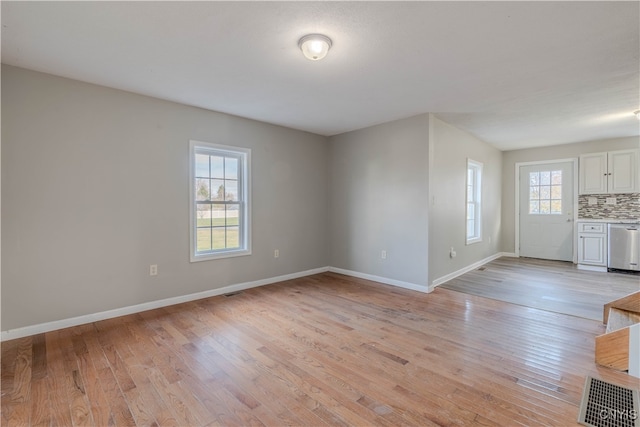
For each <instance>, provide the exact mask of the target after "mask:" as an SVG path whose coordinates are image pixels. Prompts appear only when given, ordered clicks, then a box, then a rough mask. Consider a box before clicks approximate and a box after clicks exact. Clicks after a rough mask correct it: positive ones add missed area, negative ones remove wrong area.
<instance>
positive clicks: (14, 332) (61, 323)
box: [0, 267, 329, 341]
mask: <svg viewBox="0 0 640 427" xmlns="http://www.w3.org/2000/svg"><path fill="white" fill-rule="evenodd" d="M326 271H329V267H322V268H315V269H313V270H307V271H300V272H297V273H291V274H285V275H283V276H276V277H271V278H268V279H261V280H255V281H252V282H245V283H238V284H235V285H230V286H225V287H223V288H218V289H211V290H208V291H203V292H196V293H194V294H189V295H181V296H177V297H172V298H166V299H162V300H157V301H151V302H145V303H142V304H136V305H131V306H128V307H122V308H116V309H113V310H107V311H102V312H99V313H92V314H86V315H83V316H77V317H71V318H69V319H62V320H55V321H53V322H46V323H40V324H37V325H31V326H25V327H22V328H17V329H9V330H6V331H2V334H1V335H0V341H7V340H12V339H16V338H22V337H27V336H31V335H36V334H41V333H44V332H50V331H55V330H58V329H62V328H69V327H71V326H78V325H84V324H87V323H92V322H97V321H100V320H105V319H112V318H114V317H119V316H125V315H127V314H133V313H140V312H142V311H147V310H152V309H154V308H160V307H167V306H170V305H175V304H181V303H183V302H189V301H194V300H198V299H203V298H209V297H214V296H217V295H223V294H228V293H231V292H237V291H242V290H245V289H250V288H257V287H258V286H264V285H269V284H271V283H277V282H283V281H285V280H291V279H297V278H299V277H305V276H311V275H313V274H318V273H324V272H326Z"/></svg>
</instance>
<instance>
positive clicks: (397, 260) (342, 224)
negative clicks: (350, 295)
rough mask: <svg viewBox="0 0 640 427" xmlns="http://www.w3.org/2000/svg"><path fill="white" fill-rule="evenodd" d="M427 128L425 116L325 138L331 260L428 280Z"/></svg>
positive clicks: (404, 278) (353, 267)
mask: <svg viewBox="0 0 640 427" xmlns="http://www.w3.org/2000/svg"><path fill="white" fill-rule="evenodd" d="M428 134H429V116H428V115H427V114H424V115H420V116H416V117H412V118H409V119H404V120H397V121H394V122H390V123H385V124H381V125H378V126H373V127H369V128H366V129H362V130H358V131H354V132H349V133H345V134H342V135H338V136H334V137H331V138H330V139H329V179H330V184H329V192H330V198H329V233H328V234H329V242H330V250H329V254H330V265H331V266H333V267H338V268H342V269H346V270H351V271H355V272H358V273H364V274H370V275H375V276H379V277H384V278H389V279H393V280H398V281H402V282H407V283H411V284H414V285H420V286H425V287H426V286H427V280H428V274H427V264H428V235H427V233H428V215H427V211H428V182H429V181H428V179H429V178H428ZM382 250H386V251H387V259H385V260H382V259H381V256H380V255H381V251H382Z"/></svg>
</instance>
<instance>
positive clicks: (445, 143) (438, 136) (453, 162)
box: [429, 116, 502, 284]
mask: <svg viewBox="0 0 640 427" xmlns="http://www.w3.org/2000/svg"><path fill="white" fill-rule="evenodd" d="M430 129H431V137H430V139H429V143H430V145H431V159H430V160H431V162H430V164H431V171H430V177H429V179H430V181H431V182H432V185H431V200H430V208H429V221H430V223H429V283H430V284H431V283H433V282H434V281H437V280H438V279H440V278H443V277H445V276H447V275H450V274H453V273H455V272H457V271H460V270H462V269H464V268H467V267H468V266H470V265H473V264H475V263H477V262H481V261H483V260H485V259H487V258H489V257H491V256H494V255H496V254H498V253H500V252H501V247H500V242H501V239H500V233H501V222H500V215H501V203H502V197H501V193H502V175H501V174H502V152H501V151H500V150H498V149H496V148H495V147H493V146H491V145H489V144H487V143H485V142H483V141H481V140H479V139H477V138H476V137H474V136H472V135H470V134H468V133H467V132H464V131H462V130H460V129H457V128H455V127H453V126H451V125H449V124H448V123H445V122H443V121H442V120H440V119H438V118H436V117H434V116H431V125H430ZM468 158H469V159H472V160H475V161H478V162H481V163H482V164H483V169H482V241H481V242H479V243H474V244H471V245H467V244H466V176H467V159H468ZM451 248H454V249H455V252H456V257H455V258H452V257H451V256H450V250H451Z"/></svg>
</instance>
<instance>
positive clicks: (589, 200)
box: [587, 197, 598, 206]
mask: <svg viewBox="0 0 640 427" xmlns="http://www.w3.org/2000/svg"><path fill="white" fill-rule="evenodd" d="M597 204H598V198H597V197H588V198H587V205H589V206H594V205H597Z"/></svg>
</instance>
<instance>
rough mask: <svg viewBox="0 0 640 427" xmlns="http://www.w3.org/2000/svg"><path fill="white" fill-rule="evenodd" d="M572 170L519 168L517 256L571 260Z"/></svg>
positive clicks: (563, 166) (566, 165)
mask: <svg viewBox="0 0 640 427" xmlns="http://www.w3.org/2000/svg"><path fill="white" fill-rule="evenodd" d="M573 167H574V163H573V162H571V161H569V162H559V163H542V164H535V165H522V166H520V176H519V180H520V183H519V185H520V187H519V189H520V191H519V194H520V195H519V199H520V200H519V205H520V256H524V257H531V258H541V259H551V260H559V261H573V241H574V239H573V207H574V204H573V194H574V192H573Z"/></svg>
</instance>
